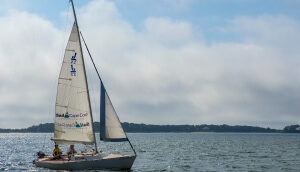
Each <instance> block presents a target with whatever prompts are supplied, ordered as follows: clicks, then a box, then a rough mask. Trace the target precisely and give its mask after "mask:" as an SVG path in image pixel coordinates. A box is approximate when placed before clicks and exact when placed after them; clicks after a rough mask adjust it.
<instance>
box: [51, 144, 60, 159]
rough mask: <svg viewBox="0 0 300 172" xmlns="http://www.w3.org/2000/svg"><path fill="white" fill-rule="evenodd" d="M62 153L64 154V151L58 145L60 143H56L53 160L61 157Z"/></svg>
mask: <svg viewBox="0 0 300 172" xmlns="http://www.w3.org/2000/svg"><path fill="white" fill-rule="evenodd" d="M61 154H62V152H61V150H60V149H59V147H58V145H57V144H55V147H54V149H53V154H52V155H53V158H52V159H53V160H55V159H61Z"/></svg>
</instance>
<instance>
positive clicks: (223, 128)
mask: <svg viewBox="0 0 300 172" xmlns="http://www.w3.org/2000/svg"><path fill="white" fill-rule="evenodd" d="M122 126H123V128H124V130H125V132H129V133H156V132H245V133H249V132H251V133H300V125H290V126H286V127H284V128H283V129H282V130H278V129H271V128H262V127H254V126H239V125H235V126H229V125H225V124H223V125H207V124H202V125H151V124H135V123H128V122H124V123H122ZM94 130H95V132H99V130H100V123H99V122H94ZM53 131H54V124H53V123H45V124H40V125H33V126H31V127H28V128H23V129H1V128H0V133H52V132H53Z"/></svg>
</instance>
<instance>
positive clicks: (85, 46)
mask: <svg viewBox="0 0 300 172" xmlns="http://www.w3.org/2000/svg"><path fill="white" fill-rule="evenodd" d="M79 33H80V35H81V38H82V40H83V43H84V45H85V48H86V50H87V52H88V54H89V56H90V58H91V61H92V63H93V65H94V68H95V70H96V72H97V75H98V77H99V80H100V82H101V83H102V85H103V87H104V84H103V82H102V79H101V77H100V74H99V72H98V69H97V67H96V65H95V63H94V60H93V58H92V55H91V53H90V50H89V48H88V46H87V45H86V42H85V40H84V38H83V35H82V33H81V31H79ZM104 90H105V92H106V95H107V97H108V99H109V101H110V102H111V100H110V97H109V96H108V93H107V91H106V89H105V87H104ZM111 106H112V108H113V109H114V111H115V112H116V110H115V108H114V106H113V105H112V104H111ZM116 113H117V112H116ZM117 118H118V120H119V122H120V119H119V117H118V115H117ZM121 125H122V124H121ZM124 134H125V135H126V137H127V134H126V132H125V131H124ZM127 140H128V142H129V144H130V146H131V148H132V150H133V152H134V154H135V155H136V152H135V150H134V148H133V146H132V144H131V142H130V140H129V138H128V137H127Z"/></svg>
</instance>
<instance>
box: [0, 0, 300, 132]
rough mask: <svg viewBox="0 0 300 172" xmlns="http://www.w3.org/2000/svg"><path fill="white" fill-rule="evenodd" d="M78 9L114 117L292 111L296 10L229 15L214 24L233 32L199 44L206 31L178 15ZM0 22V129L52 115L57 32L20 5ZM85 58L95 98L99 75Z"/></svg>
mask: <svg viewBox="0 0 300 172" xmlns="http://www.w3.org/2000/svg"><path fill="white" fill-rule="evenodd" d="M77 15H78V20H79V25H80V29H81V31H82V33H83V35H84V37H85V40H86V41H87V43H88V46H89V49H90V51H91V53H92V55H93V58H94V61H95V62H96V64H97V66H98V69H99V71H100V73H101V76H102V79H103V81H104V83H105V85H106V88H107V90H108V92H109V94H110V98H111V100H112V101H113V103H114V105H115V108H116V110H117V112H118V113H119V116H120V119H121V121H124V122H125V121H126V122H137V123H146V124H229V125H256V126H263V127H271V128H272V127H274V128H283V127H284V126H286V125H291V124H294V123H295V121H297V119H299V118H298V116H299V115H298V112H299V106H298V104H299V101H300V94H299V93H298V92H299V91H298V88H299V85H300V82H299V79H298V78H297V76H299V72H300V71H299V69H298V68H297V66H298V64H299V60H300V58H299V55H298V54H299V50H298V48H297V47H296V46H297V42H298V40H299V37H300V35H299V33H300V32H299V22H298V21H297V20H295V19H292V18H290V17H288V16H282V15H281V16H271V15H261V16H256V17H251V16H242V17H235V18H232V19H229V20H227V23H226V26H223V27H219V28H212V29H215V30H216V31H218V32H219V33H217V34H224V35H232V36H233V37H234V38H236V39H232V40H225V41H224V40H223V41H222V40H218V41H214V40H212V41H209V42H210V44H207V40H205V32H203V31H202V30H201V29H199V28H198V27H195V25H194V24H193V23H191V22H189V21H184V20H179V19H176V18H171V17H153V16H148V17H147V18H145V19H144V20H143V21H142V23H140V25H141V28H140V30H137V29H135V28H134V27H133V24H132V23H129V22H128V21H126V20H125V19H123V18H122V15H121V14H120V13H119V11H118V9H117V8H116V6H115V5H114V4H113V3H112V2H109V1H104V0H103V1H91V2H90V3H89V4H87V5H86V6H83V7H82V8H80V9H78V10H77ZM0 24H1V25H5V26H7V27H1V28H0V29H1V32H2V33H7V34H3V35H1V36H0V37H1V39H0V40H1V41H0V45H1V48H0V49H1V51H0V58H1V61H2V63H0V78H1V85H0V93H1V97H0V104H1V106H0V111H1V115H0V116H1V117H0V118H1V120H2V121H9V123H5V124H2V128H3V127H7V128H18V127H27V126H29V125H32V124H39V123H41V122H43V123H45V122H52V120H53V117H51V114H53V112H52V111H51V106H53V105H51V104H53V103H52V102H53V101H54V100H55V95H56V93H55V92H56V88H55V87H56V82H57V80H56V79H55V77H56V76H57V75H58V72H59V66H60V64H59V62H60V60H59V58H61V54H62V50H63V48H62V47H63V46H64V45H62V43H61V42H60V40H61V35H64V32H63V31H61V30H58V29H57V28H55V27H54V26H53V24H52V23H51V22H50V21H47V20H45V19H43V18H41V17H39V16H38V15H36V14H30V13H27V12H20V11H15V12H11V13H7V14H6V15H4V16H2V17H1V18H0ZM66 35H67V36H68V33H66ZM88 65H89V67H88V71H89V73H91V74H89V75H90V77H91V78H92V79H91V80H92V84H90V88H91V90H93V91H94V92H93V93H92V94H93V95H92V97H94V96H95V97H96V98H95V101H92V102H93V104H96V105H97V104H98V98H97V95H96V94H97V93H98V91H97V90H98V86H96V84H97V81H98V80H97V78H96V76H95V74H93V73H92V71H93V69H92V66H91V64H88ZM94 94H95V95H94ZM49 99H51V100H49ZM51 101H52V102H51ZM49 106H50V107H49ZM49 111H50V112H49ZM3 112H5V113H3ZM3 114H5V115H3ZM21 114H22V115H21ZM41 114H43V116H41ZM44 115H49V116H50V117H49V118H47V119H49V121H43V120H45V119H44ZM94 115H96V113H94ZM24 116H26V117H27V118H28V119H29V120H28V122H25V118H24ZM20 118H22V119H23V118H24V120H22V121H20V123H18V122H12V121H13V120H15V119H20Z"/></svg>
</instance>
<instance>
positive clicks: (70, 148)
mask: <svg viewBox="0 0 300 172" xmlns="http://www.w3.org/2000/svg"><path fill="white" fill-rule="evenodd" d="M74 153H77V151H76V150H75V148H74V145H70V147H69V149H68V151H67V154H68V158H69V159H70V158H71V155H72V154H74Z"/></svg>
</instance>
